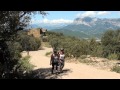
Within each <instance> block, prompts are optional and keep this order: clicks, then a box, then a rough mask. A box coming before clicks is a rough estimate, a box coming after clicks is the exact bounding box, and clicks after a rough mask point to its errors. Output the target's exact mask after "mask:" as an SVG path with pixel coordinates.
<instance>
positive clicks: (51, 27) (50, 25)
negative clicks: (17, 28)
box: [27, 23, 67, 30]
mask: <svg viewBox="0 0 120 90" xmlns="http://www.w3.org/2000/svg"><path fill="white" fill-rule="evenodd" d="M65 26H67V24H55V25H54V24H41V23H40V24H30V25H29V26H28V27H27V28H46V29H48V30H52V29H56V28H57V29H59V28H63V27H65Z"/></svg>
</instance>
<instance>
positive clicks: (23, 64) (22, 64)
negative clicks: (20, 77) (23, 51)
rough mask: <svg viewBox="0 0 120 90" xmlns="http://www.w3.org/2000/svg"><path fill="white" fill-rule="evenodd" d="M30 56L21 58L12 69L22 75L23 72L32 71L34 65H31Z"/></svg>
mask: <svg viewBox="0 0 120 90" xmlns="http://www.w3.org/2000/svg"><path fill="white" fill-rule="evenodd" d="M29 60H30V56H25V57H23V58H21V59H20V60H19V61H18V64H17V65H16V66H15V67H14V69H16V71H17V72H21V73H23V72H24V71H25V72H30V71H31V70H33V69H34V67H35V66H34V65H32V64H31V63H30V62H29Z"/></svg>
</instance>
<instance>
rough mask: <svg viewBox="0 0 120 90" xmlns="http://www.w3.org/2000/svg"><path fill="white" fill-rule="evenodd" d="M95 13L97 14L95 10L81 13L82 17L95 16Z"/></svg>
mask: <svg viewBox="0 0 120 90" xmlns="http://www.w3.org/2000/svg"><path fill="white" fill-rule="evenodd" d="M95 15H96V12H95V11H86V12H85V13H83V14H81V16H82V17H87V16H90V17H94V16H95Z"/></svg>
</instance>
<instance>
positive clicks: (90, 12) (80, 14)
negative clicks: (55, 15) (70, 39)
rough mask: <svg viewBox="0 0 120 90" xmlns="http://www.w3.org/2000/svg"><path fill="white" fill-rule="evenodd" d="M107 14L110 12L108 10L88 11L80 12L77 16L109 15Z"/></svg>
mask: <svg viewBox="0 0 120 90" xmlns="http://www.w3.org/2000/svg"><path fill="white" fill-rule="evenodd" d="M107 14H110V12H108V11H86V12H84V13H78V14H77V15H76V16H77V17H87V16H89V17H95V16H98V15H107Z"/></svg>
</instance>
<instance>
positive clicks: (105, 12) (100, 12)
mask: <svg viewBox="0 0 120 90" xmlns="http://www.w3.org/2000/svg"><path fill="white" fill-rule="evenodd" d="M109 13H110V12H107V11H99V12H98V13H97V15H106V14H109Z"/></svg>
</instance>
